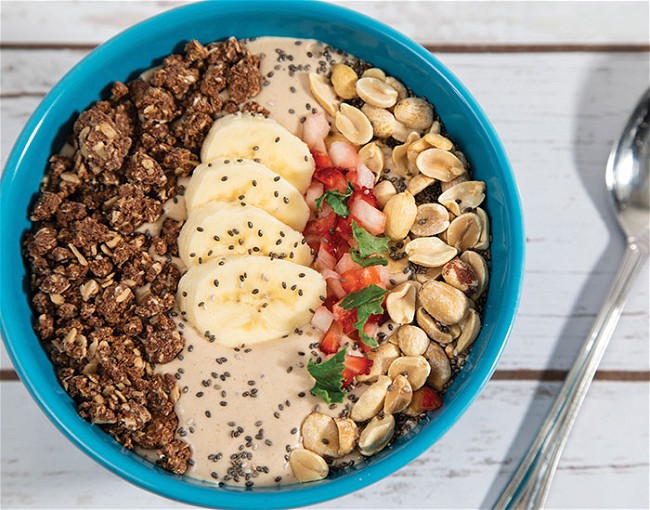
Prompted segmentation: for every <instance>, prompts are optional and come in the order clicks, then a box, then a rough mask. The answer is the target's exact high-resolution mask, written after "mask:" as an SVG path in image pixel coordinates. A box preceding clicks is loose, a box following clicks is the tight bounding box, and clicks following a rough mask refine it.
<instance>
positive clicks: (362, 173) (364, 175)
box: [354, 163, 375, 189]
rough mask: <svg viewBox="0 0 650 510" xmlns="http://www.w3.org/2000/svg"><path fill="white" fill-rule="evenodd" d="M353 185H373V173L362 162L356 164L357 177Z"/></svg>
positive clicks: (370, 186) (367, 186) (368, 186)
mask: <svg viewBox="0 0 650 510" xmlns="http://www.w3.org/2000/svg"><path fill="white" fill-rule="evenodd" d="M354 184H355V187H359V188H369V189H372V188H374V187H375V174H374V173H372V170H370V168H368V167H367V166H366V165H364V164H363V163H359V165H358V166H357V178H356V181H354Z"/></svg>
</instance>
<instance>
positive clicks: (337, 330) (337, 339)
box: [320, 322, 343, 354]
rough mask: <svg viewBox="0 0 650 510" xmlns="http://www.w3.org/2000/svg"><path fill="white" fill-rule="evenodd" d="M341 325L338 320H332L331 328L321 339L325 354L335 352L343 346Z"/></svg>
mask: <svg viewBox="0 0 650 510" xmlns="http://www.w3.org/2000/svg"><path fill="white" fill-rule="evenodd" d="M342 337H343V335H342V334H341V326H340V325H339V324H338V322H332V324H331V325H330V327H329V329H328V330H327V332H326V333H325V335H323V338H322V339H321V341H320V350H321V351H323V352H324V353H325V354H335V353H337V352H338V351H339V348H340V347H341V338H342Z"/></svg>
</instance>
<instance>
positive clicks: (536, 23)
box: [2, 1, 649, 44]
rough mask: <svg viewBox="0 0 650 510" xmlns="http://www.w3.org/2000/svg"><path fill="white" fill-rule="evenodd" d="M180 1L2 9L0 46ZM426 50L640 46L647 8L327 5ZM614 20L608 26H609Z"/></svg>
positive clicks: (127, 22)
mask: <svg viewBox="0 0 650 510" xmlns="http://www.w3.org/2000/svg"><path fill="white" fill-rule="evenodd" d="M182 3H183V2H179V1H175V2H169V1H161V2H142V1H139V2H105V1H100V2H84V1H64V2H61V1H56V2H3V3H2V32H3V35H2V38H3V40H4V41H7V42H30V43H31V42H35V41H38V42H58V43H97V42H102V41H105V40H106V39H108V38H110V37H112V36H113V35H115V34H116V33H118V32H120V31H121V30H123V29H124V28H126V27H129V26H131V25H133V24H135V23H137V22H139V21H142V20H143V19H146V18H148V17H150V16H154V15H156V14H159V13H161V12H164V11H166V10H168V9H171V8H173V7H177V6H179V5H181V4H182ZM333 3H337V4H340V5H343V6H345V7H348V8H350V9H354V10H357V11H360V12H362V13H364V14H367V15H369V16H372V17H374V18H376V19H378V20H380V21H382V22H384V23H386V24H388V25H390V26H392V27H395V28H396V29H398V30H400V31H401V32H403V33H404V34H406V35H408V36H409V37H412V38H414V39H416V40H418V41H423V42H432V43H480V44H482V43H507V44H512V43H542V44H546V43H551V44H563V43H602V42H612V43H648V38H649V37H648V30H649V29H648V22H647V20H648V11H649V9H648V3H647V2H539V1H537V2H533V1H519V2H504V1H495V2H481V1H479V2H476V1H470V2H424V1H419V2H412V1H410V2H406V1H400V2H394V1H383V2H377V1H371V2H359V1H355V2H350V1H338V2H333ZM613 20H616V22H612V21H613Z"/></svg>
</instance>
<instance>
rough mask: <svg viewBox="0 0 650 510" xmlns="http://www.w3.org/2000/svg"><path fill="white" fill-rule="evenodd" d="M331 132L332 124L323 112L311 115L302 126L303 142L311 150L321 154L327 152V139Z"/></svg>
mask: <svg viewBox="0 0 650 510" xmlns="http://www.w3.org/2000/svg"><path fill="white" fill-rule="evenodd" d="M329 132H330V124H329V122H327V119H326V118H325V114H324V113H322V112H318V113H315V114H313V115H309V116H308V117H307V118H306V119H305V122H303V124H302V140H303V141H304V142H305V143H306V144H307V145H308V146H309V148H310V149H313V150H316V151H318V152H320V153H325V152H327V147H325V137H326V136H327V135H328V133H329Z"/></svg>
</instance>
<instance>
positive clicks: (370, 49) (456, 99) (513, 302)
mask: <svg viewBox="0 0 650 510" xmlns="http://www.w3.org/2000/svg"><path fill="white" fill-rule="evenodd" d="M230 35H235V36H236V37H239V38H245V37H254V36H263V35H267V36H289V37H302V38H314V39H319V40H321V41H324V42H327V43H330V44H332V45H334V46H336V47H338V48H340V49H342V50H345V51H348V52H350V53H352V54H354V55H356V56H358V57H361V58H363V59H365V60H367V61H369V62H371V63H372V64H374V65H375V66H377V67H380V68H383V69H385V70H386V71H387V72H389V73H390V74H391V75H393V76H395V77H397V78H398V79H400V80H401V81H403V82H404V83H405V84H406V85H407V86H408V87H410V88H411V89H412V90H413V91H414V92H415V93H416V94H417V95H419V96H424V97H426V98H428V99H429V100H430V101H431V102H432V103H433V104H434V105H435V106H436V109H437V111H438V113H439V114H440V117H441V118H442V119H443V122H444V123H445V125H446V127H447V130H448V131H449V133H450V136H451V137H452V138H453V139H454V140H455V141H456V142H457V144H458V145H459V146H460V148H461V149H462V150H463V151H464V152H465V154H466V155H467V157H468V158H469V160H470V161H471V162H472V163H473V169H474V172H475V176H476V178H477V179H480V180H483V181H485V182H486V183H487V209H488V211H489V213H490V216H491V220H492V236H493V240H492V267H491V275H490V278H491V279H490V286H489V291H488V297H487V306H486V308H485V317H484V325H483V329H482V331H481V334H480V336H479V338H478V339H477V340H476V342H475V344H474V347H473V349H472V352H471V355H470V357H469V359H468V362H467V364H466V365H465V367H464V368H463V370H462V371H461V372H460V374H459V376H458V377H457V378H456V380H455V381H454V383H453V385H452V386H451V387H450V389H449V391H448V392H447V394H446V398H445V405H444V406H443V407H442V408H441V409H440V410H439V411H437V412H435V413H433V414H432V415H431V416H430V417H429V419H427V420H424V421H422V422H421V423H420V424H419V425H418V427H417V428H416V429H415V430H413V431H412V432H410V433H409V434H407V435H405V436H403V437H401V438H400V439H399V440H398V441H396V442H395V444H393V445H392V446H391V447H390V448H387V449H386V450H384V451H382V452H380V453H379V454H378V455H376V456H374V457H372V458H370V459H368V461H367V462H365V463H363V464H361V465H358V466H355V467H354V468H351V469H349V470H346V471H343V472H340V473H336V474H334V475H333V476H331V477H329V478H328V479H326V480H323V481H320V482H313V483H308V484H304V485H290V486H283V487H269V488H264V487H255V488H253V489H252V490H244V489H240V488H234V487H220V488H219V487H216V486H215V485H211V484H208V483H204V482H201V481H197V480H193V479H190V478H188V477H183V476H177V475H173V474H170V473H169V472H166V471H164V470H162V469H160V468H158V467H156V466H154V465H152V464H150V463H149V462H147V461H145V460H143V459H142V458H141V457H139V456H138V455H136V454H134V453H132V452H129V451H127V450H125V449H124V448H122V447H121V446H120V445H119V444H118V443H117V442H115V441H114V440H113V439H112V438H111V437H110V436H108V435H107V434H105V433H104V432H102V431H101V430H100V429H99V428H98V427H96V426H91V425H90V424H89V423H87V422H85V421H83V420H82V419H81V418H80V417H79V416H78V415H77V412H76V409H75V404H74V402H73V401H72V399H70V398H69V397H68V395H67V394H66V393H65V392H64V391H63V389H62V388H61V386H60V385H59V383H58V381H57V379H56V376H55V374H54V370H53V368H52V365H51V364H50V362H49V360H48V358H47V356H46V355H45V353H44V351H43V350H42V349H41V347H40V345H39V341H38V339H37V337H36V335H35V334H34V332H33V330H32V326H31V319H32V312H31V310H30V307H29V303H28V296H27V292H26V289H27V284H26V281H27V277H26V273H25V269H24V264H23V259H22V257H21V252H20V240H21V237H22V236H23V234H24V233H25V231H26V230H27V229H28V228H29V220H28V214H27V213H28V207H29V204H30V201H31V200H32V199H33V197H34V194H35V193H36V192H37V191H38V188H39V182H40V180H41V178H42V177H43V173H44V171H45V168H46V164H47V160H48V158H49V156H50V155H51V154H52V153H53V152H58V150H59V149H60V148H61V146H62V144H63V140H64V139H65V135H66V133H67V132H69V131H70V129H71V124H72V121H73V119H74V117H75V116H76V115H78V113H79V112H81V111H83V110H84V109H85V108H87V107H88V106H89V105H90V104H91V103H93V102H94V101H96V100H98V99H100V98H101V97H102V95H103V94H104V93H105V92H106V87H107V85H108V84H110V83H111V82H114V81H116V80H121V81H127V80H129V79H132V78H133V77H135V76H136V75H137V74H138V73H139V72H141V71H143V70H145V69H147V68H149V67H151V66H152V65H156V64H157V63H159V62H160V61H161V59H162V58H163V57H164V56H165V55H168V54H170V53H172V52H174V51H175V50H176V51H177V50H179V49H181V48H182V46H183V45H184V43H185V42H187V41H188V40H190V39H198V40H199V41H201V42H205V43H207V42H209V41H213V40H217V39H221V38H225V37H227V36H230ZM0 197H1V206H0V214H1V217H0V239H1V246H2V249H1V250H0V257H1V259H0V286H1V287H0V317H1V323H2V324H1V325H2V335H3V338H4V342H5V345H6V348H7V352H8V353H9V356H10V357H11V360H12V361H13V364H14V366H15V368H16V371H17V372H18V375H19V376H20V379H21V380H22V382H23V384H24V385H25V386H26V387H27V389H28V390H29V392H30V393H31V395H32V397H33V398H34V399H35V400H36V402H37V403H38V405H39V406H40V407H41V409H42V410H43V412H44V413H45V414H46V415H47V416H48V417H49V419H50V420H51V421H52V422H53V423H54V424H55V425H56V426H57V427H58V428H59V430H61V431H62V432H63V433H64V434H65V435H66V436H67V437H68V438H69V439H70V441H72V442H73V443H74V444H75V445H76V446H77V447H79V448H80V449H81V450H82V451H83V452H85V453H86V454H87V455H89V456H90V457H92V458H93V459H95V460H96V461H97V462H98V463H99V464H101V465H102V466H104V467H106V468H107V469H109V470H110V471H112V472H113V473H115V474H117V475H119V476H121V477H122V478H124V479H125V480H128V481H129V482H131V483H133V484H135V485H137V486H139V487H142V488H144V489H147V490H149V491H151V492H154V493H156V494H159V495H161V496H164V497H167V498H171V499H174V500H178V501H183V502H185V503H187V504H192V505H200V506H206V507H219V508H282V507H295V506H301V505H309V504H315V503H319V502H322V501H326V500H329V499H332V498H336V497H339V496H343V495H345V494H349V493H351V492H353V491H356V490H359V489H362V488H364V487H367V486H368V485H370V484H372V483H374V482H376V481H378V480H380V479H381V478H383V477H386V476H388V475H390V474H391V473H394V472H395V471H397V470H398V469H400V468H401V467H403V466H404V465H406V464H407V463H408V462H410V461H412V460H413V459H415V458H416V457H417V456H418V455H421V454H422V453H423V452H424V451H425V450H427V449H428V448H430V447H431V445H433V444H434V443H435V442H436V441H437V440H438V439H440V437H441V436H442V435H443V434H444V433H445V432H446V431H447V430H448V429H449V428H450V427H451V426H452V425H453V424H454V423H456V422H457V421H458V419H459V418H460V417H461V415H462V414H463V413H464V412H465V410H466V409H467V408H468V407H469V405H470V404H471V403H472V401H473V400H474V399H475V398H476V397H477V395H478V394H479V392H480V391H481V389H482V388H483V386H484V385H485V383H486V382H487V381H488V379H489V378H490V376H491V374H492V372H493V371H494V369H495V367H496V364H497V362H498V360H499V357H500V356H501V353H502V351H503V349H504V347H505V344H506V341H507V338H508V335H509V333H510V331H511V328H512V325H513V322H514V319H515V313H516V309H517V305H518V301H519V296H520V292H521V287H522V281H523V267H524V230H523V222H522V212H521V204H520V201H519V196H518V192H517V185H516V183H515V178H514V176H513V173H512V169H511V168H510V164H509V163H508V159H507V157H506V153H505V150H504V148H503V146H502V145H501V142H500V141H499V138H498V136H497V134H496V132H495V130H494V128H493V127H492V125H491V124H490V122H489V121H488V119H487V117H486V116H485V114H484V113H483V111H482V110H481V108H480V107H479V105H478V104H477V103H476V101H475V100H474V98H473V97H472V96H471V95H470V93H469V92H468V91H467V90H466V89H465V87H464V86H463V85H462V84H461V83H460V82H459V81H458V79H457V78H456V77H455V76H454V75H453V74H452V73H451V72H449V70H447V69H446V68H445V67H444V66H443V65H442V64H441V63H440V62H439V61H438V60H437V59H435V58H434V57H432V56H431V55H430V54H429V52H428V51H426V50H425V49H424V48H422V47H421V46H419V45H418V44H416V43H415V42H413V41H411V40H410V39H408V38H407V37H405V36H403V35H401V34H400V33H398V32H396V31H395V30H393V29H391V28H390V27H388V26H386V25H383V24H381V23H378V22H377V21H375V20H372V19H370V18H368V17H365V16H363V15H360V14H357V13H355V12H352V11H349V10H347V9H344V8H341V7H336V6H333V5H328V4H324V3H318V2H309V1H307V2H295V1H268V2H266V1H258V2H249V1H218V2H206V3H198V4H191V5H187V6H183V7H180V8H178V9H174V10H172V11H169V12H166V13H163V14H161V15H159V16H156V17H154V18H151V19H149V20H147V21H144V22H142V23H140V24H138V25H136V26H134V27H133V28H130V29H128V30H126V31H125V32H123V33H121V34H119V35H118V36H116V37H114V38H113V39H111V40H110V41H108V42H106V43H104V44H102V45H101V46H99V47H98V48H97V49H95V50H94V51H93V52H92V53H91V54H90V55H88V56H87V57H86V58H84V59H83V60H82V61H81V62H80V63H79V64H78V65H77V66H75V67H74V68H73V69H72V70H71V71H70V72H69V73H68V74H67V75H66V76H65V77H64V78H63V79H62V80H61V81H60V82H59V83H58V84H57V85H56V86H55V87H54V88H53V89H52V91H51V92H50V93H49V94H48V95H47V97H45V99H44V100H43V102H42V103H41V104H40V105H39V106H38V108H37V109H36V111H35V112H34V114H33V115H32V116H31V118H30V119H29V121H28V122H27V124H26V126H25V128H24V129H23V131H22V133H21V134H20V136H19V137H18V141H17V142H16V145H15V147H14V148H13V151H12V152H11V154H10V156H9V159H8V162H7V165H6V167H5V169H4V173H3V175H2V181H1V183H0ZM478 433H479V432H478V431H477V434H478Z"/></svg>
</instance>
